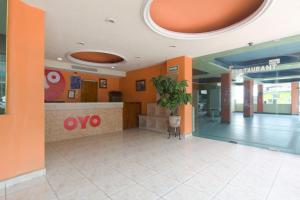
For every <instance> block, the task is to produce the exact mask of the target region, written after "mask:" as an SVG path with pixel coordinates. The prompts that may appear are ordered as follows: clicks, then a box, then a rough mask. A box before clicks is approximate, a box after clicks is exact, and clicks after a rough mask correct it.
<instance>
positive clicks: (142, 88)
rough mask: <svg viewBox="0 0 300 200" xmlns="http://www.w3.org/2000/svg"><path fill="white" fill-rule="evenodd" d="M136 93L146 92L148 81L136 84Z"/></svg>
mask: <svg viewBox="0 0 300 200" xmlns="http://www.w3.org/2000/svg"><path fill="white" fill-rule="evenodd" d="M135 89H136V91H145V90H146V80H138V81H136V83H135Z"/></svg>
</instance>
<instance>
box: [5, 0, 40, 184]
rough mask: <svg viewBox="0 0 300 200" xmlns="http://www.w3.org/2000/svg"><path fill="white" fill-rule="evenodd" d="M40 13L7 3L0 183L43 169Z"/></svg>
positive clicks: (15, 2) (16, 2)
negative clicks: (6, 68)
mask: <svg viewBox="0 0 300 200" xmlns="http://www.w3.org/2000/svg"><path fill="white" fill-rule="evenodd" d="M43 87H44V13H43V12H42V11H40V10H38V9H35V8H33V7H29V6H27V5H26V4H24V3H22V2H21V1H20V0H10V1H9V28H8V95H7V100H8V104H7V106H8V108H7V109H8V110H7V112H8V113H7V114H6V115H1V116H0V158H1V159H0V180H4V179H8V178H11V177H14V176H17V175H20V174H23V173H27V172H31V171H35V170H38V169H42V168H44V137H45V136H44V103H43V101H44V92H43V91H44V88H43Z"/></svg>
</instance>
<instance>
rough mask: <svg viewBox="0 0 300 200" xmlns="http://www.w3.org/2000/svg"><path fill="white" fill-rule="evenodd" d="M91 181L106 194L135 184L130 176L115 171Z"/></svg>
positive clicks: (111, 193)
mask: <svg viewBox="0 0 300 200" xmlns="http://www.w3.org/2000/svg"><path fill="white" fill-rule="evenodd" d="M92 181H93V183H94V184H96V185H97V186H98V187H99V188H100V189H101V190H102V191H104V192H105V193H106V194H108V195H113V194H115V193H117V192H120V191H122V190H124V189H126V188H128V187H130V186H132V185H134V184H135V182H134V181H133V180H131V179H130V178H128V177H126V176H124V175H122V174H120V173H115V172H114V173H112V174H108V175H106V176H103V177H99V178H97V179H93V180H92Z"/></svg>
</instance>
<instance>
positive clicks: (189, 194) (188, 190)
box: [163, 184, 212, 200]
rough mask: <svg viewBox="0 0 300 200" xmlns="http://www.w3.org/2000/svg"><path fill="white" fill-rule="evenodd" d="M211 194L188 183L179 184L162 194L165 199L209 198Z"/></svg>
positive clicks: (206, 199)
mask: <svg viewBox="0 0 300 200" xmlns="http://www.w3.org/2000/svg"><path fill="white" fill-rule="evenodd" d="M211 198H212V196H210V195H208V194H206V193H204V192H200V191H199V190H197V189H195V188H193V187H191V186H189V185H185V184H183V185H179V186H178V187H177V188H176V189H175V190H173V191H171V192H170V193H168V194H167V195H165V196H163V199H165V200H210V199H211Z"/></svg>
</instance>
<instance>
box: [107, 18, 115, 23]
mask: <svg viewBox="0 0 300 200" xmlns="http://www.w3.org/2000/svg"><path fill="white" fill-rule="evenodd" d="M105 21H106V22H108V23H111V24H114V23H116V20H115V19H113V18H106V19H105Z"/></svg>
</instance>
